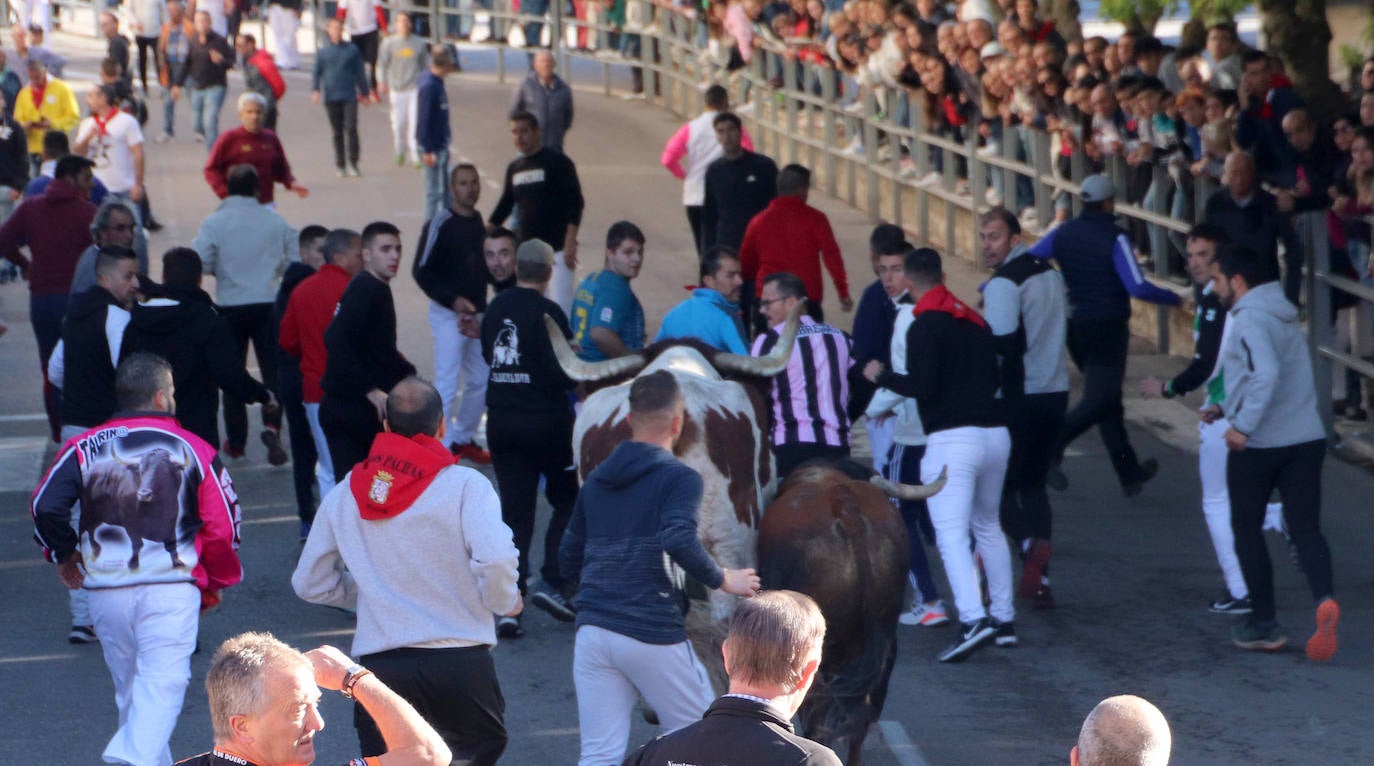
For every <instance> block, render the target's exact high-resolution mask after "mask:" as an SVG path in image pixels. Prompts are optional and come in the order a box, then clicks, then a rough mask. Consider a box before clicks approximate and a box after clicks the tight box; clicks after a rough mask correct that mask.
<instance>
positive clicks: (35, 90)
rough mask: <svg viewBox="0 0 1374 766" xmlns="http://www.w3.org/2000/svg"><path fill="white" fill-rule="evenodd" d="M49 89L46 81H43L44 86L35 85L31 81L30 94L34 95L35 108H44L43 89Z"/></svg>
mask: <svg viewBox="0 0 1374 766" xmlns="http://www.w3.org/2000/svg"><path fill="white" fill-rule="evenodd" d="M47 89H48V84H47V83H46V82H45V83H43V87H41V88H39V87H37V86H35V85H34V84H33V83H29V95H30V96H33V108H34V109H42V108H43V91H46V90H47Z"/></svg>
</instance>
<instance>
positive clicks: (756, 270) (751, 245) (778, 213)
mask: <svg viewBox="0 0 1374 766" xmlns="http://www.w3.org/2000/svg"><path fill="white" fill-rule="evenodd" d="M817 255H819V256H820V258H817V257H816V256H817ZM739 257H740V270H741V271H742V272H743V274H744V278H745V279H754V280H756V281H757V285H756V287H755V292H756V293H757V294H760V295H761V294H763V280H764V279H765V278H766V277H767V276H768V275H769V274H775V273H777V272H779V271H787V272H791V273H793V274H796V275H797V276H798V277H801V281H802V283H803V284H805V285H806V297H807V298H809V299H811V300H813V301H816V302H817V303H819V302H820V301H821V299H822V298H823V297H824V294H825V288H824V286H823V284H822V282H821V263H820V262H821V261H822V260H824V261H825V270H826V271H828V272H830V278H831V279H832V280H834V281H835V289H836V290H838V291H839V293H840V298H842V299H843V298H848V297H849V280H848V278H846V277H845V273H844V257H843V256H842V255H841V254H840V245H839V243H838V242H836V241H835V232H834V231H832V230H831V228H830V221H829V219H827V218H826V217H825V213H822V212H821V211H819V210H817V209H816V208H814V207H811V206H810V205H808V204H806V201H805V200H803V199H802V198H801V197H778V198H776V199H774V200H773V201H772V202H769V203H768V207H766V208H764V209H763V212H761V213H759V214H758V215H756V216H754V220H752V221H750V222H749V228H747V229H745V230H744V242H742V243H741V244H740V248H739Z"/></svg>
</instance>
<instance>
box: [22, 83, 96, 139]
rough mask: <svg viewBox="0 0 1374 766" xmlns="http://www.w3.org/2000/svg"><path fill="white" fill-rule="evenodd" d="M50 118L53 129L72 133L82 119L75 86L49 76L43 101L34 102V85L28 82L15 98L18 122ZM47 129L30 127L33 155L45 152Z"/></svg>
mask: <svg viewBox="0 0 1374 766" xmlns="http://www.w3.org/2000/svg"><path fill="white" fill-rule="evenodd" d="M42 117H47V118H48V122H49V123H50V124H51V125H52V129H53V130H60V131H62V132H63V133H70V132H72V130H73V129H74V128H75V127H76V125H77V123H79V122H81V107H79V106H77V104H76V96H75V95H74V94H73V93H72V89H71V87H69V86H68V85H67V83H65V82H62V81H61V80H59V79H57V78H56V77H49V78H48V84H47V86H46V87H44V89H43V103H42V104H39V105H37V106H35V105H34V103H33V86H32V85H25V86H24V88H23V90H21V91H19V95H18V96H17V97H16V98H15V99H14V121H15V122H17V123H19V124H20V125H28V124H29V123H31V122H37V121H38V120H39V119H40V118H42ZM46 130H47V129H46V128H35V129H32V130H29V129H26V132H27V133H28V136H29V154H42V153H43V133H45V132H46Z"/></svg>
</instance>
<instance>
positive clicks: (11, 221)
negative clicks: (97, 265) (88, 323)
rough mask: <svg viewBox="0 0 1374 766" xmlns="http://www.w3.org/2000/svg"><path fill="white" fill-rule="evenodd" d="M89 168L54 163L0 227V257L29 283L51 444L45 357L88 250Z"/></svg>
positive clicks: (56, 434) (75, 161) (54, 408)
mask: <svg viewBox="0 0 1374 766" xmlns="http://www.w3.org/2000/svg"><path fill="white" fill-rule="evenodd" d="M94 167H95V163H94V162H91V161H90V160H88V159H86V158H85V157H77V156H75V155H68V156H66V157H63V158H62V159H60V160H58V161H57V167H56V168H55V169H54V171H53V175H54V178H53V181H52V183H50V184H48V187H47V189H46V190H45V191H44V192H43V194H41V195H39V196H37V197H33V198H30V199H26V200H24V202H23V203H22V204H20V205H19V207H17V208H15V210H14V213H13V214H12V215H11V216H10V217H9V218H8V219H6V221H5V223H4V225H3V226H0V258H5V259H8V260H10V261H12V262H14V263H15V264H16V265H18V266H19V270H20V273H21V274H23V275H24V278H25V279H27V280H29V321H30V322H31V323H32V324H33V335H34V337H35V338H36V339H37V340H38V360H39V367H40V369H41V372H42V374H43V407H44V408H45V409H46V410H47V413H48V426H49V428H51V429H52V440H53V441H54V442H58V441H61V432H62V423H61V417H60V414H61V413H60V409H59V407H58V401H59V400H58V397H57V395H56V391H55V390H54V389H53V387H52V385H51V384H49V383H48V357H50V356H52V350H53V347H55V346H56V345H57V340H58V338H59V337H61V334H62V317H63V316H65V315H66V314H67V295H68V292H69V291H70V290H71V286H72V274H73V272H75V270H76V262H77V260H78V259H79V258H80V257H81V253H82V252H84V251H85V250H86V248H87V247H90V245H91V221H92V220H94V219H95V210H96V208H95V205H93V204H91V201H90V196H91V189H92V188H93V187H94V186H95V176H94V174H93V171H92V168H94ZM21 243H27V244H28V246H29V253H30V255H32V256H33V260H32V261H30V260H29V259H28V258H26V257H24V255H23V254H22V253H20V252H19V245H20V244H21Z"/></svg>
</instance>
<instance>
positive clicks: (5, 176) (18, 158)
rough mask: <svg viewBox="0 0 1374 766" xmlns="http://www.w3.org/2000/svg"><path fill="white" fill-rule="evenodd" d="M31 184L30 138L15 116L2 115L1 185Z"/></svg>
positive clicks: (18, 186) (0, 135)
mask: <svg viewBox="0 0 1374 766" xmlns="http://www.w3.org/2000/svg"><path fill="white" fill-rule="evenodd" d="M28 185H29V139H28V136H27V135H26V134H25V133H24V129H23V128H21V127H19V123H17V122H15V121H14V118H13V117H0V186H8V187H10V188H11V189H16V190H18V191H21V192H22V191H24V187H25V186H28Z"/></svg>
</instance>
